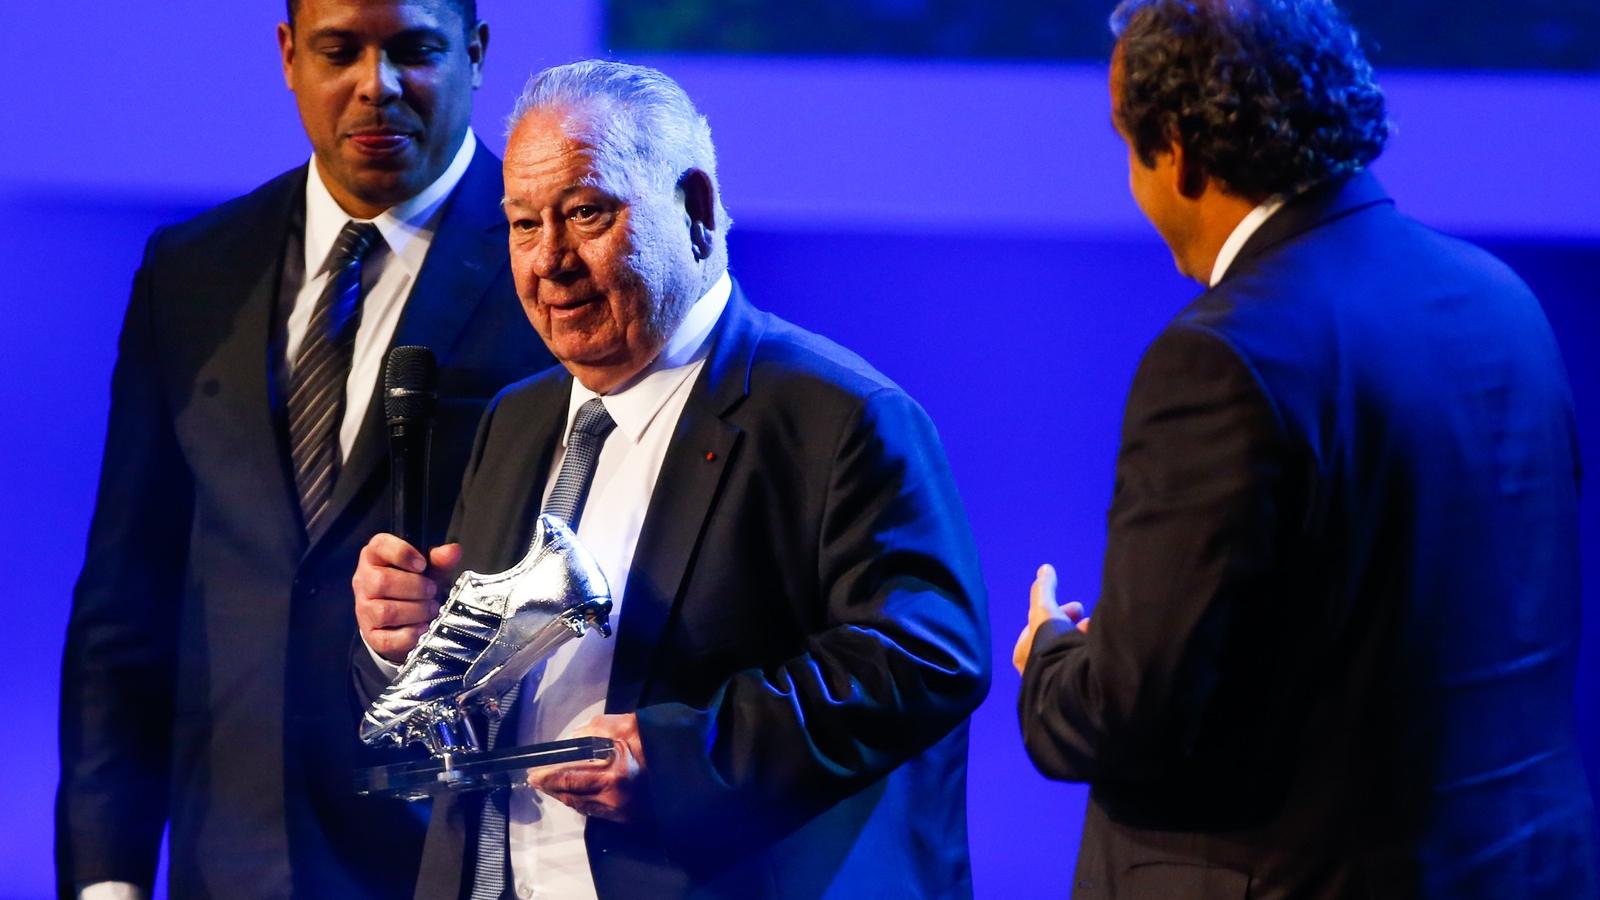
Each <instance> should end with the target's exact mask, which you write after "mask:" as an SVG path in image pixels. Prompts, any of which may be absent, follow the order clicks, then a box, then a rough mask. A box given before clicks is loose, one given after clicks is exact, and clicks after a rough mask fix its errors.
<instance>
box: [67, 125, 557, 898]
mask: <svg viewBox="0 0 1600 900" xmlns="http://www.w3.org/2000/svg"><path fill="white" fill-rule="evenodd" d="M305 177H306V173H305V168H304V167H301V168H299V169H295V170H294V171H291V172H288V173H286V174H284V175H282V176H280V177H278V178H276V179H274V180H273V181H271V182H269V183H267V184H266V185H264V186H262V187H261V188H259V189H257V190H256V191H254V192H252V193H251V194H249V195H247V196H244V197H241V198H238V199H236V200H233V201H230V202H229V203H226V204H223V205H222V206H219V207H217V208H215V209H212V210H210V211H208V212H206V213H203V214H202V215H200V216H199V217H197V218H195V219H193V220H190V221H188V222H185V223H182V224H180V225H175V226H171V227H168V228H163V229H161V230H160V231H158V232H157V233H156V234H155V235H154V236H153V237H151V239H150V242H149V244H148V246H147V248H146V251H145V257H144V261H143V264H142V265H141V266H140V269H139V272H138V275H137V276H136V277H135V279H134V288H133V295H132V299H131V300H130V302H129V305H128V313H127V318H126V321H125V323H124V325H123V332H122V338H121V343H120V347H119V351H118V357H117V364H116V369H115V373H114V375H113V377H112V401H111V418H110V424H109V427H108V432H107V438H106V453H105V460H104V467H103V470H102V474H101V483H100V493H99V497H98V500H97V503H96V508H95V514H94V522H93V525H92V527H91V530H90V535H89V546H88V552H87V557H86V561H85V563H84V568H83V573H82V575H81V577H80V579H79V581H78V585H77V590H76V593H75V595H74V598H73V610H72V617H71V623H70V625H69V628H68V636H67V647H66V655H65V661H64V667H63V675H62V693H61V773H62V776H61V787H60V791H59V795H58V803H57V825H58V828H57V857H58V869H59V881H60V889H61V892H62V894H63V895H66V894H69V893H70V892H71V891H72V890H73V888H74V886H75V885H81V884H84V883H88V882H96V881H103V880H120V881H131V882H135V883H141V884H144V885H146V886H148V885H150V883H151V881H152V879H153V878H154V870H155V866H156V852H157V848H158V846H159V842H160V840H161V833H162V828H163V826H164V825H168V824H170V828H171V834H170V842H171V844H170V846H171V879H170V884H171V892H172V896H173V897H175V898H196V897H227V898H235V897H262V898H268V897H272V898H278V897H290V896H296V897H318V898H320V897H367V896H370V897H385V896H402V895H408V894H409V893H410V890H411V887H412V884H413V877H414V874H415V870H414V868H413V867H414V865H415V861H416V858H417V851H418V848H419V847H420V844H421V837H422V833H423V829H424V827H425V823H424V822H423V821H422V820H420V819H419V817H418V816H417V813H416V811H415V810H414V809H411V808H407V807H406V806H404V805H402V804H400V803H398V802H386V801H377V800H366V799H359V798H356V797H355V796H353V792H352V788H351V769H352V767H353V766H355V765H357V764H358V763H359V761H360V760H359V759H358V757H359V756H360V751H359V749H358V742H357V739H356V722H357V718H356V714H355V713H356V708H355V704H354V700H353V697H352V693H353V692H352V691H351V689H350V674H349V658H350V657H349V653H350V645H351V641H352V639H353V637H354V635H355V633H356V631H355V621H354V614H353V604H352V599H351V592H350V575H351V572H352V571H353V570H354V568H355V561H356V555H357V552H358V551H359V549H360V548H361V546H362V545H363V544H365V543H366V541H367V539H368V538H369V537H370V536H371V535H372V534H373V533H374V532H377V531H385V530H388V529H389V527H390V526H389V503H390V500H389V488H388V463H387V460H386V453H387V439H386V432H385V429H384V426H383V403H382V398H381V396H377V395H376V394H377V391H378V390H379V388H380V387H381V385H374V387H373V390H374V393H375V396H374V398H373V400H372V402H371V404H370V405H369V407H368V409H367V415H366V419H365V420H364V422H363V424H362V427H361V432H360V437H359V438H358V440H357V441H356V442H355V445H354V446H353V448H352V450H351V452H350V456H349V458H348V459H347V460H346V461H345V463H344V466H343V467H342V469H341V472H340V474H339V480H338V482H337V485H336V487H335V490H334V494H333V498H332V501H331V502H332V504H333V508H334V509H335V510H336V511H337V512H336V513H335V514H334V515H333V516H332V517H331V519H330V521H329V523H328V524H327V525H326V526H325V528H324V529H323V530H322V532H321V533H319V534H312V535H310V536H309V537H308V536H307V535H306V533H305V531H304V528H303V526H302V524H301V521H300V512H299V504H298V501H297V499H296V493H295V488H294V481H293V477H292V474H291V472H290V467H289V462H288V452H287V449H286V439H285V434H284V426H283V423H282V415H281V406H282V400H281V398H275V397H274V396H273V395H274V392H275V388H274V386H273V385H272V379H271V377H270V374H269V370H270V367H271V365H272V363H273V354H275V353H276V354H281V353H282V350H281V348H274V347H273V346H272V344H273V333H272V332H273V330H274V320H275V316H274V304H275V303H276V302H277V301H278V298H277V294H278V292H279V281H280V277H281V267H282V264H283V258H284V246H285V240H286V239H287V238H288V237H289V236H290V233H291V229H294V228H296V227H297V226H298V223H299V222H300V221H301V220H302V219H303V206H304V195H305ZM501 194H502V188H501V181H500V163H499V160H497V159H496V158H495V157H494V155H493V154H491V153H489V152H487V151H485V150H483V149H481V148H480V149H479V150H478V152H477V155H476V156H475V157H474V159H473V161H472V163H471V165H470V166H469V168H468V169H467V172H466V174H465V175H464V176H463V178H462V180H461V182H460V183H459V184H458V185H457V187H456V189H455V191H454V192H453V193H452V195H451V197H450V198H449V200H448V201H447V205H446V207H445V209H444V212H443V218H442V219H441V222H440V226H439V229H438V232H437V233H436V235H435V236H434V238H433V241H432V244H431V246H430V249H429V252H428V256H427V259H426V261H425V264H424V266H423V268H422V271H421V272H420V274H419V276H418V279H417V283H416V285H415V286H414V287H413V289H412V291H411V294H410V297H409V299H408V301H407V303H406V308H405V312H404V314H403V316H402V318H401V321H400V323H399V326H398V329H397V331H396V334H395V336H394V343H395V344H396V345H400V344H425V345H427V346H430V347H432V348H433V350H434V351H435V353H437V354H438V358H439V362H440V366H441V372H440V383H439V391H440V403H439V414H438V419H437V425H436V432H435V437H434V442H433V458H432V470H433V471H432V483H433V486H434V497H433V508H434V510H435V511H436V514H435V516H434V518H435V522H434V525H435V530H434V532H433V533H434V534H435V535H438V534H440V533H441V526H442V525H443V519H444V514H445V513H447V512H448V511H449V510H450V509H451V508H452V506H453V504H454V499H455V487H456V485H458V484H459V473H460V472H461V469H462V466H463V464H464V462H465V460H466V456H467V451H468V449H469V448H470V437H469V436H470V435H471V434H472V431H473V427H474V423H475V422H476V420H477V419H478V417H479V416H480V414H481V412H482V410H483V408H484V406H485V405H486V404H487V402H488V400H489V398H490V397H492V396H493V395H494V394H495V392H496V391H498V390H499V389H500V388H501V387H502V386H503V385H505V384H506V383H508V382H510V381H513V380H515V379H517V378H521V377H525V376H526V375H527V374H528V373H530V372H533V371H537V370H538V369H540V368H543V367H545V366H546V365H548V364H549V363H550V362H551V359H550V357H549V356H548V354H547V353H546V351H545V350H544V348H543V346H542V345H541V343H540V342H539V340H538V337H537V335H536V334H535V333H534V332H533V330H532V328H531V327H529V326H528V324H527V321H526V319H525V318H524V316H523V314H522V311H521V309H520V306H519V304H518V302H517V299H516V296H515V293H514V290H513V288H512V286H511V280H510V274H509V266H508V262H507V255H506V249H505V248H506V237H505V232H506V223H505V219H504V216H503V215H502V214H501V213H500V212H499V208H498V203H499V199H500V197H501Z"/></svg>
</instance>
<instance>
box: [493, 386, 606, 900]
mask: <svg viewBox="0 0 1600 900" xmlns="http://www.w3.org/2000/svg"><path fill="white" fill-rule="evenodd" d="M616 425H617V423H616V422H613V421H612V420H611V416H610V414H609V413H607V412H606V408H605V405H604V404H603V403H601V402H600V400H599V398H595V399H593V400H590V401H589V402H587V403H585V404H583V405H582V406H580V407H578V414H577V415H576V416H573V418H572V433H571V434H570V435H568V436H567V453H566V455H565V456H563V457H562V458H561V472H560V473H559V474H558V475H556V485H555V487H553V488H551V489H550V497H549V499H547V500H546V501H545V504H544V512H545V513H547V514H549V515H552V516H555V517H556V518H558V519H562V520H564V521H565V522H566V523H567V526H568V527H569V528H571V529H572V530H573V532H574V533H576V532H577V530H578V516H579V514H580V513H582V512H583V501H584V500H585V499H587V498H588V496H589V483H590V482H591V481H593V480H594V466H595V463H596V462H598V461H599V459H600V448H601V446H602V445H604V444H605V442H606V435H608V434H610V433H611V429H613V428H615V427H616ZM535 677H537V676H535ZM521 694H522V685H521V684H517V685H515V686H513V687H512V688H511V690H509V691H507V692H506V695H505V697H503V698H501V700H500V708H501V709H504V710H507V713H506V715H505V716H503V717H502V718H499V719H493V720H490V722H489V729H488V741H487V745H488V747H489V748H490V749H493V748H494V747H495V746H496V742H497V739H498V738H499V736H500V726H501V725H502V724H503V723H504V722H506V721H508V720H513V719H514V718H515V710H516V703H517V698H518V697H519V696H520V695H521ZM509 801H510V791H509V790H506V789H504V788H501V789H498V790H495V791H491V792H490V793H489V795H488V796H486V797H484V800H483V814H482V816H481V817H480V818H479V819H478V858H477V862H476V863H475V864H474V866H473V870H472V896H471V898H470V900H500V898H501V897H502V896H503V895H504V894H505V891H506V887H507V885H509V884H510V881H509V873H508V872H507V869H506V864H507V858H506V856H507V854H506V851H507V849H508V848H507V846H506V810H507V807H508V805H509Z"/></svg>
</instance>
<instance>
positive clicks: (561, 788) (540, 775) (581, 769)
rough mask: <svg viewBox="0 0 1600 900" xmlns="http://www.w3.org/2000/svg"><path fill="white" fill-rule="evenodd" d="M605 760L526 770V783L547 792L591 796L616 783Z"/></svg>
mask: <svg viewBox="0 0 1600 900" xmlns="http://www.w3.org/2000/svg"><path fill="white" fill-rule="evenodd" d="M609 768H610V767H609V766H608V765H607V764H606V762H605V760H598V759H597V760H584V761H582V762H575V763H563V764H562V765H559V766H549V767H547V768H543V769H533V770H530V771H529V772H528V783H529V784H531V785H533V786H534V787H536V788H538V789H539V790H541V791H544V792H545V793H547V794H577V795H581V796H593V795H595V794H598V793H600V792H601V791H604V790H606V789H607V788H610V787H612V786H613V785H614V784H615V783H616V778H614V777H613V776H612V775H611V773H610V771H609Z"/></svg>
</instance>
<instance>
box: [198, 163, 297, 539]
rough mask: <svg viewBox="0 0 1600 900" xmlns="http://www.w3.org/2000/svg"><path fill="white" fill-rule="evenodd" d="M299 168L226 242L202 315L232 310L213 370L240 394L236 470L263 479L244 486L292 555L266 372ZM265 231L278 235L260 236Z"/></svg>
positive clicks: (283, 450)
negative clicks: (238, 463)
mask: <svg viewBox="0 0 1600 900" xmlns="http://www.w3.org/2000/svg"><path fill="white" fill-rule="evenodd" d="M305 172H306V170H305V167H304V166H301V167H299V168H297V169H294V170H292V171H290V172H287V173H285V174H284V175H281V176H279V177H278V178H277V179H276V181H275V183H274V185H273V186H272V188H271V189H270V190H269V191H268V192H266V193H264V195H263V196H262V205H261V208H260V211H259V213H258V214H257V215H255V216H253V217H251V218H250V219H249V220H248V221H246V222H245V224H244V227H243V228H241V229H240V230H239V232H238V234H237V239H236V240H235V241H234V243H233V246H232V247H231V248H230V249H228V250H226V251H223V252H222V253H221V254H220V255H221V256H223V257H225V258H226V260H227V264H226V266H225V267H223V268H219V270H218V272H217V273H216V280H215V281H214V282H213V284H214V285H215V286H214V287H213V288H211V289H210V291H209V296H210V297H212V298H215V299H213V300H211V301H209V302H207V303H205V304H204V310H205V311H206V313H207V314H211V313H223V312H226V311H228V310H233V311H234V313H233V314H232V316H231V322H229V323H227V325H226V326H223V327H222V328H221V332H222V333H223V334H225V335H227V336H226V337H225V338H224V339H223V343H222V344H220V345H219V346H218V349H217V353H216V357H215V358H216V359H217V361H218V371H219V372H224V373H226V374H225V376H224V377H225V379H226V382H227V384H228V385H229V386H230V387H229V391H230V393H235V394H237V396H238V397H239V401H238V402H230V403H229V404H228V406H229V408H231V409H233V410H236V411H237V415H238V417H239V418H238V425H239V429H240V439H239V440H238V441H236V442H234V443H233V444H232V446H235V447H237V448H238V449H239V452H241V453H244V454H246V455H247V456H248V457H249V458H248V459H247V460H246V461H245V462H246V464H245V465H243V466H241V467H240V469H241V471H247V472H253V473H259V477H262V478H266V479H267V483H266V484H259V483H257V484H252V485H250V490H252V491H254V492H258V493H257V502H258V503H259V504H260V505H261V506H262V516H261V519H262V521H263V522H267V521H271V522H277V523H281V525H282V526H283V539H284V541H285V542H286V546H287V547H289V548H294V550H295V551H296V552H297V551H298V549H299V548H300V547H302V546H303V541H304V532H303V531H302V530H301V527H300V502H299V494H298V492H297V491H296V490H295V487H294V480H293V476H292V473H291V469H290V466H289V463H288V456H289V450H288V441H287V438H286V436H285V435H284V432H283V428H282V426H281V423H280V416H279V411H280V407H281V398H278V397H276V396H275V393H276V389H275V387H274V384H273V372H274V371H275V369H276V366H277V359H278V357H279V356H280V355H281V354H282V352H283V348H282V346H281V345H279V344H278V342H277V338H278V335H277V334H276V333H275V325H276V321H277V318H276V313H277V303H278V293H279V290H280V289H281V287H282V283H283V261H284V254H285V252H286V245H287V243H288V240H289V235H290V232H291V231H292V230H294V229H296V228H298V227H300V226H299V223H300V222H301V220H302V219H303V217H304V202H305V180H306V175H305ZM268 235H270V236H275V237H276V238H277V240H270V239H269V240H262V237H263V236H268ZM235 279H237V280H235Z"/></svg>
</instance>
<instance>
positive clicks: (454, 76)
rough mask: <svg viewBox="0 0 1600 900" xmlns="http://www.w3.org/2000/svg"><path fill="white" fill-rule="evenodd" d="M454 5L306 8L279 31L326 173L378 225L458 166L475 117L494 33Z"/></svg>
mask: <svg viewBox="0 0 1600 900" xmlns="http://www.w3.org/2000/svg"><path fill="white" fill-rule="evenodd" d="M471 24H472V23H466V22H463V21H462V20H461V13H460V12H459V10H458V7H457V6H456V5H455V4H454V3H452V2H450V0H300V5H299V7H298V9H297V10H296V12H295V23H294V28H293V29H292V30H291V29H290V28H289V26H287V25H279V26H278V48H279V50H280V52H281V53H282V56H283V77H284V80H285V81H286V82H288V85H289V89H290V90H292V91H294V96H295V103H296V105H298V106H299V108H300V121H301V123H302V124H303V125H304V126H305V130H306V136H307V137H309V138H310V139H311V146H312V148H313V149H314V150H315V152H316V159H317V169H318V171H320V172H321V174H322V178H323V181H325V182H326V183H327V185H328V190H329V192H330V193H332V194H333V198H334V199H335V200H337V201H338V202H339V205H340V206H342V207H344V209H345V211H346V212H348V213H350V214H351V215H354V216H357V217H360V218H371V217H373V216H375V215H377V214H378V213H380V212H382V211H384V210H385V209H388V208H389V207H391V206H393V205H395V204H397V203H401V202H404V201H405V200H408V199H410V198H411V197H413V196H415V195H416V194H418V193H419V192H421V191H422V189H423V188H426V187H427V186H428V185H429V184H431V183H432V182H433V181H434V180H435V179H437V178H438V177H439V176H440V175H441V174H443V172H444V170H445V169H446V168H447V167H448V166H449V165H450V160H451V159H452V158H454V155H455V151H456V148H458V147H459V146H460V145H461V140H462V138H463V137H464V136H465V134H466V130H467V124H468V120H469V118H470V116H471V114H472V91H473V89H474V88H476V87H477V86H478V81H479V76H480V73H481V68H482V64H483V53H484V48H485V47H486V46H487V43H488V39H489V33H488V29H487V28H486V27H483V26H481V25H480V26H478V27H476V28H470V27H468V26H469V25H471Z"/></svg>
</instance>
